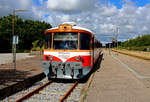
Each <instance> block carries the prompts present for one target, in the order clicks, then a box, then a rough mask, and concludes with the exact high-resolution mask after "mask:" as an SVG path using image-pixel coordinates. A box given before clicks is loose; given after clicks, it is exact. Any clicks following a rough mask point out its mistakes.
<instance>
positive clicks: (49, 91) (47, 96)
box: [2, 78, 85, 102]
mask: <svg viewBox="0 0 150 102" xmlns="http://www.w3.org/2000/svg"><path fill="white" fill-rule="evenodd" d="M46 82H47V78H45V79H43V80H41V81H40V82H37V83H35V84H34V85H33V86H32V87H30V88H28V89H24V90H23V91H20V92H18V93H16V94H14V95H12V96H10V97H7V98H5V99H4V100H2V102H14V101H15V100H16V99H18V98H20V97H21V96H23V95H25V94H26V93H28V92H30V91H31V90H34V89H35V88H37V87H39V86H41V85H42V84H44V83H46ZM72 84H73V83H56V82H53V83H51V84H50V85H49V86H47V87H46V88H44V89H43V90H41V91H40V92H39V94H35V95H34V96H32V97H31V98H29V99H27V100H25V101H24V102H59V100H60V98H62V96H63V95H64V94H65V93H66V92H67V91H68V90H69V89H70V88H71V86H72ZM84 85H85V84H78V86H77V87H76V88H75V89H74V91H73V93H72V94H71V95H70V96H69V97H68V99H67V102H78V100H79V99H80V91H81V89H82V87H83V86H84Z"/></svg>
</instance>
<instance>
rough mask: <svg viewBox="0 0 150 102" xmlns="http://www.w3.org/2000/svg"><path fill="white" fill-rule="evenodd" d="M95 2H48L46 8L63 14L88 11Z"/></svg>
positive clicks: (49, 0) (51, 0) (65, 0)
mask: <svg viewBox="0 0 150 102" xmlns="http://www.w3.org/2000/svg"><path fill="white" fill-rule="evenodd" d="M95 1H96V0H48V1H47V8H48V9H50V10H56V11H64V12H73V11H82V10H89V9H91V8H92V7H94V4H95Z"/></svg>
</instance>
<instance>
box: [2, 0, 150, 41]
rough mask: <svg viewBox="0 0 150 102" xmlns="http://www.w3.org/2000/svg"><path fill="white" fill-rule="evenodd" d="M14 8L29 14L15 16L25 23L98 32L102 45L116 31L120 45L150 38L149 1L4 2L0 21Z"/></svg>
mask: <svg viewBox="0 0 150 102" xmlns="http://www.w3.org/2000/svg"><path fill="white" fill-rule="evenodd" d="M107 1H108V2H107ZM14 8H17V9H28V10H29V11H28V12H21V13H20V12H17V13H16V15H18V16H19V17H22V18H23V19H33V20H40V21H45V22H47V23H50V24H51V25H52V26H53V27H55V26H58V25H59V24H61V23H63V22H66V21H74V22H76V23H77V25H79V26H82V27H85V28H88V29H90V30H92V31H93V32H95V33H96V34H97V37H98V39H99V40H101V41H102V42H111V38H112V37H114V35H115V33H116V28H117V27H119V36H118V40H120V41H124V40H127V39H130V38H133V37H136V36H139V35H143V34H150V26H149V25H150V0H13V1H12V0H1V3H0V17H2V16H7V15H8V14H11V13H12V10H13V9H14Z"/></svg>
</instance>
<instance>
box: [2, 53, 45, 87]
mask: <svg viewBox="0 0 150 102" xmlns="http://www.w3.org/2000/svg"><path fill="white" fill-rule="evenodd" d="M40 64H41V57H40V56H37V57H32V58H27V59H23V60H19V61H17V64H16V65H17V66H16V73H15V72H14V67H13V64H12V63H9V64H1V65H0V88H3V87H6V86H9V85H10V84H12V83H16V82H18V81H22V80H24V79H26V78H28V77H30V76H34V75H37V74H40V73H41V72H42V67H41V65H40Z"/></svg>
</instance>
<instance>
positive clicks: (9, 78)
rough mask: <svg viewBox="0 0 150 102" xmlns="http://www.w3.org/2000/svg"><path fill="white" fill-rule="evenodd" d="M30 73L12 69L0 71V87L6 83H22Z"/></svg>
mask: <svg viewBox="0 0 150 102" xmlns="http://www.w3.org/2000/svg"><path fill="white" fill-rule="evenodd" d="M30 74H31V73H30V71H18V70H16V72H15V71H14V70H13V69H0V85H7V83H11V82H12V83H13V82H18V81H22V80H24V79H26V78H27V76H28V75H30Z"/></svg>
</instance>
